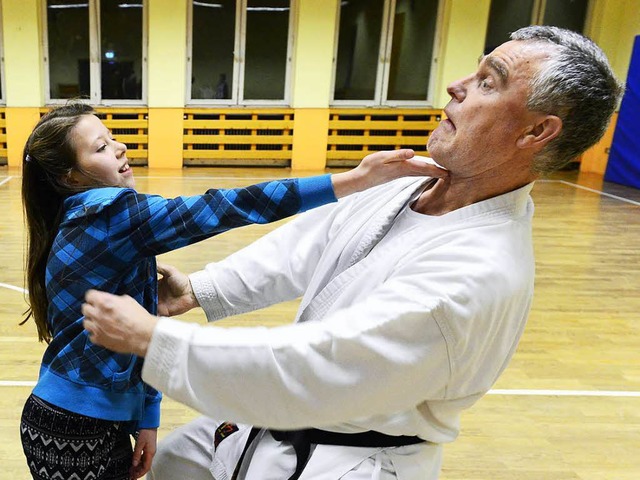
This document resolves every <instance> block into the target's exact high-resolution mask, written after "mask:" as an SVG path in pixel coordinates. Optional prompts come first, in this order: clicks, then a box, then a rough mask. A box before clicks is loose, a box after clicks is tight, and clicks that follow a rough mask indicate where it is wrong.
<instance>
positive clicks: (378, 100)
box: [330, 0, 446, 108]
mask: <svg viewBox="0 0 640 480" xmlns="http://www.w3.org/2000/svg"><path fill="white" fill-rule="evenodd" d="M396 2H397V0H385V2H384V7H383V12H382V28H381V31H380V47H379V50H378V66H377V68H376V83H375V87H374V88H375V91H374V97H373V99H372V100H340V99H339V100H336V99H335V91H336V73H337V72H336V70H337V66H338V42H339V39H340V3H341V2H338V3H337V13H336V23H335V29H334V30H335V37H334V42H333V48H334V51H333V62H332V64H333V67H332V72H331V99H330V105H331V106H332V107H404V108H407V107H420V108H423V107H431V106H433V105H434V101H435V98H434V95H435V83H436V81H437V78H438V75H437V67H438V61H439V57H440V48H441V47H440V45H441V42H442V24H443V19H444V4H445V3H446V0H438V8H437V11H436V28H435V31H434V34H433V35H434V36H433V51H432V52H431V68H430V71H429V87H428V88H427V98H425V99H424V100H389V99H388V94H389V75H390V70H391V51H392V47H393V28H394V25H393V20H394V15H392V13H393V12H395V11H396Z"/></svg>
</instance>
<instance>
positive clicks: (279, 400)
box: [83, 26, 621, 480]
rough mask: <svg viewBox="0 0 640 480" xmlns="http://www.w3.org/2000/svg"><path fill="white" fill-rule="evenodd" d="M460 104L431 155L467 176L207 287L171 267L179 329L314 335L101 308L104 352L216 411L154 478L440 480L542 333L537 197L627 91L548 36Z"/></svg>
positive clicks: (562, 34) (274, 249)
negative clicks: (277, 319)
mask: <svg viewBox="0 0 640 480" xmlns="http://www.w3.org/2000/svg"><path fill="white" fill-rule="evenodd" d="M448 93H449V95H450V96H451V100H450V102H449V103H448V105H447V106H446V108H445V114H446V119H445V120H443V121H442V122H441V124H440V126H439V127H438V128H437V129H436V130H434V131H433V133H432V134H431V137H430V138H429V144H428V148H429V153H430V155H431V156H432V157H433V159H434V160H435V161H436V162H437V163H438V164H440V165H442V166H443V167H444V168H446V169H447V170H449V176H447V177H445V178H440V179H438V178H424V177H420V178H415V177H414V178H403V179H400V180H396V181H393V182H390V183H388V184H386V185H383V186H380V187H375V188H373V189H370V190H367V191H364V192H361V193H358V194H355V195H351V196H349V197H347V198H345V199H344V200H342V201H340V202H339V203H338V204H334V205H329V206H325V207H321V208H319V209H316V210H314V211H311V212H308V213H305V214H303V215H301V216H299V217H298V218H296V219H295V220H293V221H291V222H289V223H288V224H286V225H285V226H283V227H280V228H278V229H277V230H275V231H274V232H272V233H270V234H268V235H266V236H265V237H263V238H262V239H260V240H258V241H257V242H255V243H254V244H252V245H250V246H249V247H247V248H245V249H243V250H241V251H239V252H237V253H235V254H233V255H231V256H230V257H228V258H227V259H225V260H224V261H222V262H219V263H214V264H210V265H207V266H206V267H205V269H204V270H202V271H200V272H197V273H194V274H192V275H191V276H190V277H186V276H185V275H184V274H181V273H180V272H177V271H175V270H174V269H169V270H165V275H166V277H165V279H164V285H163V289H164V290H163V294H162V295H163V296H162V298H161V308H163V309H164V313H165V314H167V315H174V314H177V313H181V312H184V311H187V310H188V309H190V308H193V307H196V306H201V307H202V308H203V309H204V311H205V312H206V315H207V318H208V319H209V320H210V321H214V320H217V319H220V318H224V317H227V316H230V315H234V314H238V313H241V312H247V311H250V310H255V309H259V308H262V307H265V306H267V305H271V304H274V303H278V302H282V301H285V300H290V299H294V298H297V297H299V296H302V302H301V305H300V309H299V311H298V315H297V318H296V321H295V323H294V324H291V325H287V326H283V327H278V328H272V329H267V328H261V327H250V328H220V327H215V326H213V327H204V326H199V325H194V324H186V323H183V322H180V321H177V320H171V319H168V318H160V319H158V318H156V317H152V316H151V315H149V314H148V313H146V312H145V311H144V310H142V309H141V308H140V307H139V306H138V305H137V304H136V303H135V302H133V301H132V300H131V299H130V298H128V297H116V296H112V295H109V294H105V293H102V292H95V291H92V292H89V293H88V294H87V304H85V307H84V310H83V311H84V313H85V315H86V320H85V326H86V328H87V330H88V331H89V333H90V335H91V340H92V341H94V342H96V343H98V344H101V345H104V346H106V347H108V348H111V349H113V350H116V351H122V352H134V353H136V354H138V355H143V356H145V357H146V358H145V364H144V370H143V378H144V380H145V381H146V382H148V383H149V384H151V385H153V386H154V387H156V388H158V389H159V390H161V391H163V392H164V393H165V394H167V395H168V396H170V397H172V398H174V399H176V400H178V401H180V402H183V403H185V404H187V405H189V406H191V407H193V408H195V409H196V410H199V411H200V412H202V413H204V414H205V415H207V417H203V418H201V419H198V420H196V421H194V422H192V423H190V424H188V425H186V426H184V427H182V428H180V429H178V430H176V431H175V432H173V433H172V434H171V435H170V436H169V437H168V438H167V439H166V440H165V441H164V442H161V444H160V448H159V452H158V454H157V456H156V459H155V461H154V465H153V473H152V474H151V475H150V477H151V478H155V479H163V480H164V479H189V480H201V479H202V480H205V479H206V480H211V479H212V478H215V479H217V480H229V479H232V478H237V479H246V480H271V479H273V480H284V479H297V478H299V479H300V480H305V479H306V480H310V479H314V480H319V479H327V480H335V479H344V480H355V479H401V480H433V479H436V478H438V475H439V471H440V465H441V459H442V449H443V445H444V444H446V443H448V442H451V441H453V440H454V439H455V438H456V436H457V435H458V432H459V429H460V427H459V419H460V414H461V412H462V411H463V410H464V409H466V408H469V407H470V406H471V405H473V404H474V403H475V402H477V401H478V399H480V398H481V397H482V396H483V395H484V394H485V393H486V392H487V391H488V390H489V389H490V388H491V386H492V385H493V384H494V382H495V381H496V379H497V378H498V377H499V375H500V374H501V372H502V371H503V370H504V369H505V367H506V366H507V364H508V362H509V360H510V358H511V357H512V355H513V353H514V351H515V349H516V346H517V344H518V340H519V339H520V336H521V334H522V332H523V330H524V327H525V323H526V319H527V316H528V313H529V308H530V305H531V300H532V295H533V283H534V257H533V247H532V236H531V220H532V215H533V203H532V200H531V198H530V196H529V192H530V191H531V188H532V186H533V182H534V181H535V180H536V178H538V176H539V175H540V174H543V173H546V172H549V171H552V170H554V169H557V168H560V167H561V166H563V165H565V164H566V163H567V162H569V161H571V160H572V159H573V158H575V157H576V156H577V155H579V154H580V153H581V152H583V151H584V150H586V149H587V148H589V147H590V146H591V145H593V144H594V143H596V142H597V141H598V139H599V138H600V137H601V136H602V134H603V133H604V131H605V129H606V126H607V124H608V122H609V118H610V116H611V114H612V112H613V111H614V109H615V108H616V106H617V102H618V99H619V96H620V94H621V87H620V85H619V83H618V82H617V80H616V79H615V77H614V75H613V73H612V71H611V68H610V66H609V64H608V62H607V59H606V58H605V56H604V54H603V53H602V52H601V50H600V49H599V48H598V47H597V46H595V45H594V44H593V43H592V42H591V41H589V40H587V39H585V38H584V37H582V36H580V35H578V34H575V33H572V32H569V31H566V30H561V29H557V28H554V27H539V26H533V27H527V28H524V29H521V30H519V31H517V32H515V33H514V34H513V35H512V40H511V41H509V42H507V43H505V44H503V45H501V46H500V47H498V48H497V49H496V50H494V51H493V52H492V53H490V54H489V55H487V56H484V57H483V58H482V59H481V61H480V63H479V65H478V68H477V71H476V72H475V73H473V74H471V75H469V76H468V77H465V78H463V79H460V80H458V81H455V82H453V83H451V84H450V85H449V87H448ZM251 426H255V428H251Z"/></svg>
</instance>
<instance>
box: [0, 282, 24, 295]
mask: <svg viewBox="0 0 640 480" xmlns="http://www.w3.org/2000/svg"><path fill="white" fill-rule="evenodd" d="M0 287H2V288H8V289H9V290H15V291H16V292H21V293H29V291H28V290H25V289H24V288H20V287H15V286H13V285H9V284H8V283H2V282H0Z"/></svg>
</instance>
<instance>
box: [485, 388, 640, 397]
mask: <svg viewBox="0 0 640 480" xmlns="http://www.w3.org/2000/svg"><path fill="white" fill-rule="evenodd" d="M488 393H489V395H520V396H549V397H638V398H640V392H633V391H624V390H622V391H614V390H530V389H495V390H489V392H488Z"/></svg>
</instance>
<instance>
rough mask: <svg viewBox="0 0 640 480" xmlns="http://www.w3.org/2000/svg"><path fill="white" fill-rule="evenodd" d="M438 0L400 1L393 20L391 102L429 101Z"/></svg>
mask: <svg viewBox="0 0 640 480" xmlns="http://www.w3.org/2000/svg"><path fill="white" fill-rule="evenodd" d="M437 15H438V0H423V1H421V2H415V1H414V0H397V2H396V11H395V16H394V19H393V39H392V44H391V64H390V67H389V89H388V93H387V99H388V100H426V99H427V92H428V88H429V75H430V73H431V57H432V55H433V43H434V39H435V33H436V19H437Z"/></svg>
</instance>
